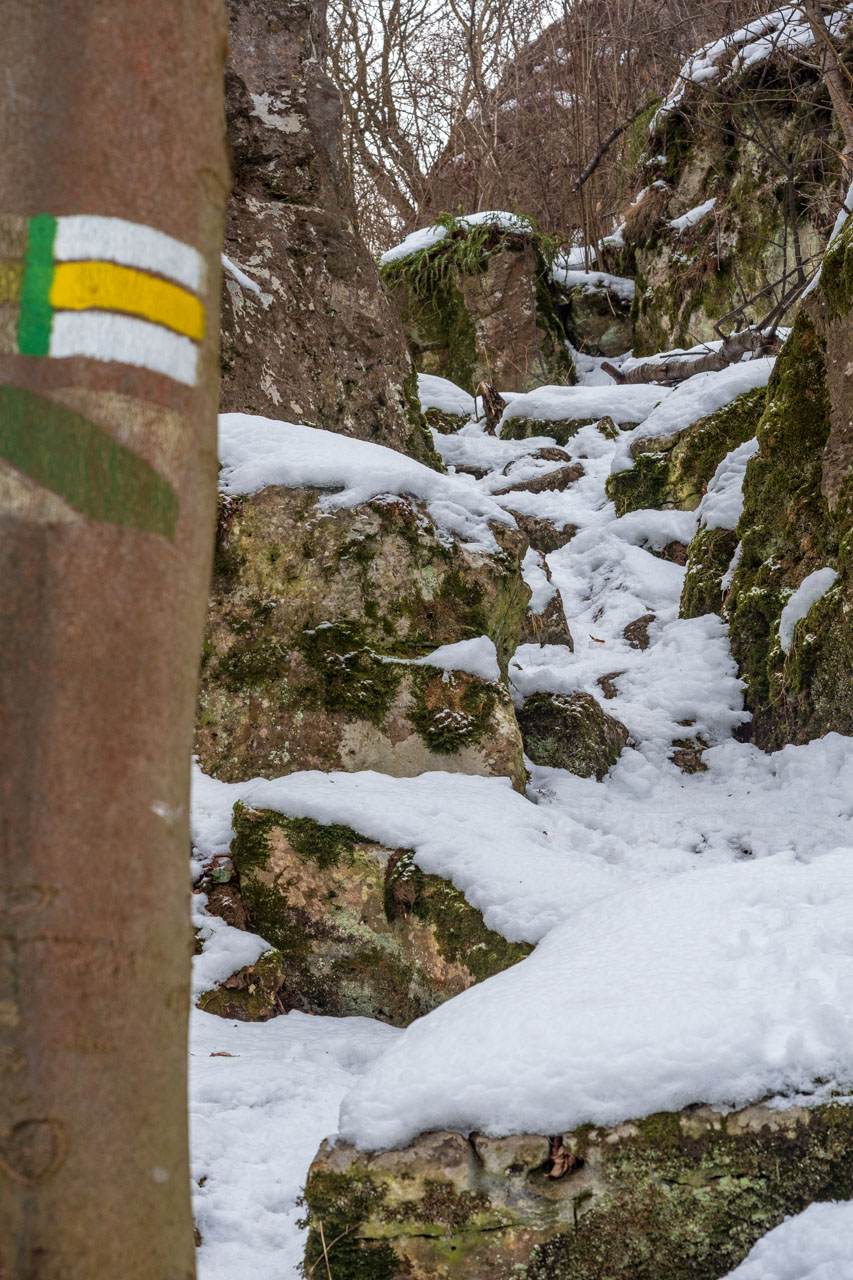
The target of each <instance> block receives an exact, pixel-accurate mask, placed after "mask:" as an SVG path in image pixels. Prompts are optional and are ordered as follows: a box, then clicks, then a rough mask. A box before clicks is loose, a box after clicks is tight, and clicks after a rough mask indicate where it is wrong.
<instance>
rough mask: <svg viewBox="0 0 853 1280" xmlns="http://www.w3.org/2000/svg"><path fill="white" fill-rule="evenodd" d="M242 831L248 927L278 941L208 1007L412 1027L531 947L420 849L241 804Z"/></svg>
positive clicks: (240, 866) (240, 882) (236, 848)
mask: <svg viewBox="0 0 853 1280" xmlns="http://www.w3.org/2000/svg"><path fill="white" fill-rule="evenodd" d="M234 830H235V838H234V840H233V842H232V846H231V854H232V858H233V862H234V867H235V871H236V876H237V885H236V886H235V889H234V890H232V893H234V894H238V895H239V897H240V899H241V901H242V903H243V906H244V909H245V924H244V925H243V927H244V928H248V929H250V930H252V931H253V932H255V933H259V934H261V936H262V937H264V938H265V939H267V940H268V941H269V942H270V943H271V945H272V947H273V948H274V949H273V950H271V951H269V952H267V953H265V955H263V956H262V957H261V959H260V960H259V961H257V962H256V964H255V965H253V966H251V970H250V971H249V970H242V971H241V972H240V973H239V974H236V975H234V977H233V978H229V979H228V981H227V982H225V983H224V984H223V985H222V986H221V987H220V988H218V989H217V990H215V991H212V992H209V993H207V994H206V995H205V996H203V997H202V998H201V1000H200V1001H199V1004H200V1007H201V1008H203V1009H206V1010H207V1011H208V1012H211V1013H221V1014H223V1015H224V1016H227V1017H238V1018H243V1019H246V1020H255V1019H257V1018H265V1017H268V1016H270V1014H271V1013H275V1012H283V1011H287V1010H289V1009H301V1010H302V1011H303V1012H305V1013H315V1014H326V1015H330V1016H333V1017H349V1016H357V1015H361V1016H364V1017H367V1018H379V1019H381V1020H382V1021H383V1022H390V1023H393V1024H394V1025H396V1026H406V1025H408V1023H410V1022H412V1021H413V1020H414V1019H415V1018H419V1017H421V1016H422V1015H423V1014H425V1013H428V1012H429V1011H430V1009H434V1008H435V1007H436V1006H437V1005H439V1004H441V1003H442V1002H443V1001H445V1000H449V999H450V997H451V996H455V995H458V994H459V993H460V992H461V991H464V990H465V988H466V987H470V986H471V985H472V984H473V983H474V982H480V981H482V980H483V979H484V978H488V977H491V976H492V974H494V973H498V972H499V971H500V970H501V969H505V968H507V967H508V966H509V965H511V964H515V963H517V961H519V960H523V959H524V957H525V956H526V955H527V954H529V952H530V950H531V948H530V947H529V946H527V945H525V944H523V943H511V942H507V941H505V939H504V938H502V937H501V936H500V935H499V934H497V933H494V932H493V931H492V930H491V929H487V928H486V926H485V925H484V924H483V918H482V916H481V915H480V913H479V912H478V911H476V910H475V909H474V908H473V907H471V906H469V904H468V903H467V902H466V900H465V897H464V895H463V894H462V893H460V892H459V890H458V889H455V888H454V887H453V885H452V884H450V883H449V882H448V881H446V880H443V879H442V878H441V877H439V876H433V875H425V874H424V873H423V872H422V871H421V870H420V869H419V868H418V867H417V866H416V865H415V863H414V859H413V855H412V853H411V851H410V850H407V849H397V850H391V849H385V848H383V847H382V846H381V845H378V844H376V843H375V842H374V841H371V840H368V839H367V838H366V837H364V836H361V835H359V834H358V832H356V831H352V830H351V829H350V828H349V827H345V826H341V825H339V824H334V825H330V826H324V825H322V824H320V823H318V822H313V821H311V819H309V818H287V817H284V816H283V815H282V814H280V813H274V812H272V811H270V810H263V811H256V810H254V809H248V808H246V807H245V806H243V805H241V804H237V805H236V806H235V811H234Z"/></svg>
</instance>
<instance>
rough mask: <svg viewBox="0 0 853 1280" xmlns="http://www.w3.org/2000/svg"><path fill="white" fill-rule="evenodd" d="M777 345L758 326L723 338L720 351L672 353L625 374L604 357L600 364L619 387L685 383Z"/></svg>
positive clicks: (777, 345) (778, 344)
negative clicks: (688, 356)
mask: <svg viewBox="0 0 853 1280" xmlns="http://www.w3.org/2000/svg"><path fill="white" fill-rule="evenodd" d="M780 345H781V343H780V341H779V339H778V338H768V337H767V335H766V334H764V333H762V331H761V330H760V329H743V330H741V332H740V333H733V334H731V335H730V336H729V337H728V338H725V339H724V340H723V345H722V346H721V347H720V349H719V351H709V352H708V353H707V354H706V355H702V356H696V357H695V358H694V359H691V360H686V359H685V358H684V357H683V356H675V357H673V358H672V359H671V360H660V361H657V362H654V361H650V362H649V363H648V364H639V365H637V367H636V368H635V369H631V370H629V372H628V373H623V372H622V371H621V369H617V368H616V366H615V365H612V364H609V363H608V361H606V360H604V361H602V364H601V367H602V369H603V370H604V372H605V373H609V374H610V376H611V378H613V380H614V381H615V382H616V383H617V384H618V385H619V386H634V385H636V384H637V383H646V382H661V383H668V384H672V383H676V382H684V380H685V379H686V378H692V377H693V375H694V374H695V373H719V372H720V370H721V369H726V368H728V366H729V365H730V364H737V363H738V361H739V360H742V359H743V357H744V356H745V355H746V354H747V352H751V353H752V356H753V358H755V357H756V356H759V355H772V354H774V353H775V352H776V351H778V350H779V347H780Z"/></svg>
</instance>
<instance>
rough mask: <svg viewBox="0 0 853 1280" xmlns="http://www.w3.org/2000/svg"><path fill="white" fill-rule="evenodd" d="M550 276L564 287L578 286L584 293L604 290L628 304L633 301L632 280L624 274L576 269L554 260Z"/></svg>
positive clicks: (633, 286) (633, 288)
mask: <svg viewBox="0 0 853 1280" xmlns="http://www.w3.org/2000/svg"><path fill="white" fill-rule="evenodd" d="M551 278H552V279H553V280H554V283H555V284H559V285H562V286H563V288H564V289H576V288H580V289H582V290H583V292H584V293H601V292H604V291H605V290H606V291H607V292H608V293H612V294H614V295H615V296H616V297H617V298H618V299H619V301H620V302H624V303H626V304H628V305H630V303H632V302H633V301H634V292H635V285H634V281H633V280H628V279H626V277H624V276H611V275H608V274H607V272H606V271H578V270H575V269H573V268H570V267H564V266H560V265H558V263H556V262H555V263H554V265H553V267H552V268H551Z"/></svg>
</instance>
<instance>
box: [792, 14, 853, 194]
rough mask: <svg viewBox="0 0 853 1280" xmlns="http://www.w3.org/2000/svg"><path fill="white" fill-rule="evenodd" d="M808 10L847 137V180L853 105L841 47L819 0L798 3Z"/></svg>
mask: <svg viewBox="0 0 853 1280" xmlns="http://www.w3.org/2000/svg"><path fill="white" fill-rule="evenodd" d="M798 8H799V9H801V11H802V12H803V13H804V14H805V16H806V18H807V20H808V23H809V26H810V27H811V29H812V32H813V34H814V38H815V49H816V51H817V54H818V61H819V66H820V74H821V77H822V78H823V83H824V84H825V85H826V87H827V90H828V92H829V97H830V101H831V102H832V109H833V111H834V112H835V118H836V120H837V121H838V126H839V128H840V129H841V135H842V137H843V139H844V149H843V151H842V153H841V160H842V163H843V165H844V172H845V177H846V179H847V181H848V182H850V181H851V179H853V106H851V104H850V99H849V97H848V85H847V84H845V73H844V68H843V64H842V62H841V58H840V57H839V54H838V50H837V49H836V47H835V45H834V44H833V42H832V37H831V36H830V34H829V31H828V30H827V26H826V19H825V18H824V14H823V10H822V9H821V6H820V2H819V0H801V3H800V4H799V6H798Z"/></svg>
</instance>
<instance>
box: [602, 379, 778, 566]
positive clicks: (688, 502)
mask: <svg viewBox="0 0 853 1280" xmlns="http://www.w3.org/2000/svg"><path fill="white" fill-rule="evenodd" d="M765 401H766V392H765V390H764V388H763V387H759V388H757V389H756V390H754V391H745V392H743V393H742V394H741V395H739V396H738V397H737V398H736V399H735V400H733V401H732V402H731V404H727V405H726V406H725V407H724V408H722V409H718V410H717V411H716V413H712V414H709V416H708V417H707V418H701V419H700V420H699V421H698V422H694V423H693V425H692V426H690V427H687V428H685V430H684V431H679V432H676V433H675V434H673V435H667V436H645V437H641V438H640V439H639V440H636V441H634V443H633V444H632V445H631V455H632V457H633V459H634V465H633V467H632V468H631V470H630V471H618V472H616V474H615V475H612V476H609V477H608V479H607V496H608V498H610V500H611V501H612V502H613V503H614V505H615V507H616V513H617V515H620V516H624V515H625V514H626V513H627V512H629V511H640V510H642V509H644V508H647V507H653V508H655V510H658V511H661V510H666V509H673V508H677V509H678V510H681V511H695V510H696V508H697V507H698V506H699V503H700V502H701V500H702V493H703V491H704V488H705V486H706V485H707V484H708V481H709V480H711V478H712V477H713V475H714V472H715V471H716V469H717V467H718V466H719V464H720V463H721V462H722V460H723V458H724V457H725V456H726V454H727V453H729V452H730V451H731V450H732V449H735V448H737V446H738V445H739V444H744V443H745V441H747V440H751V439H752V437H753V436H754V435H755V432H756V430H757V429H758V423H759V422H760V420H761V414H762V411H763V409H764V405H765ZM723 568H725V565H724V566H723Z"/></svg>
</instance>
